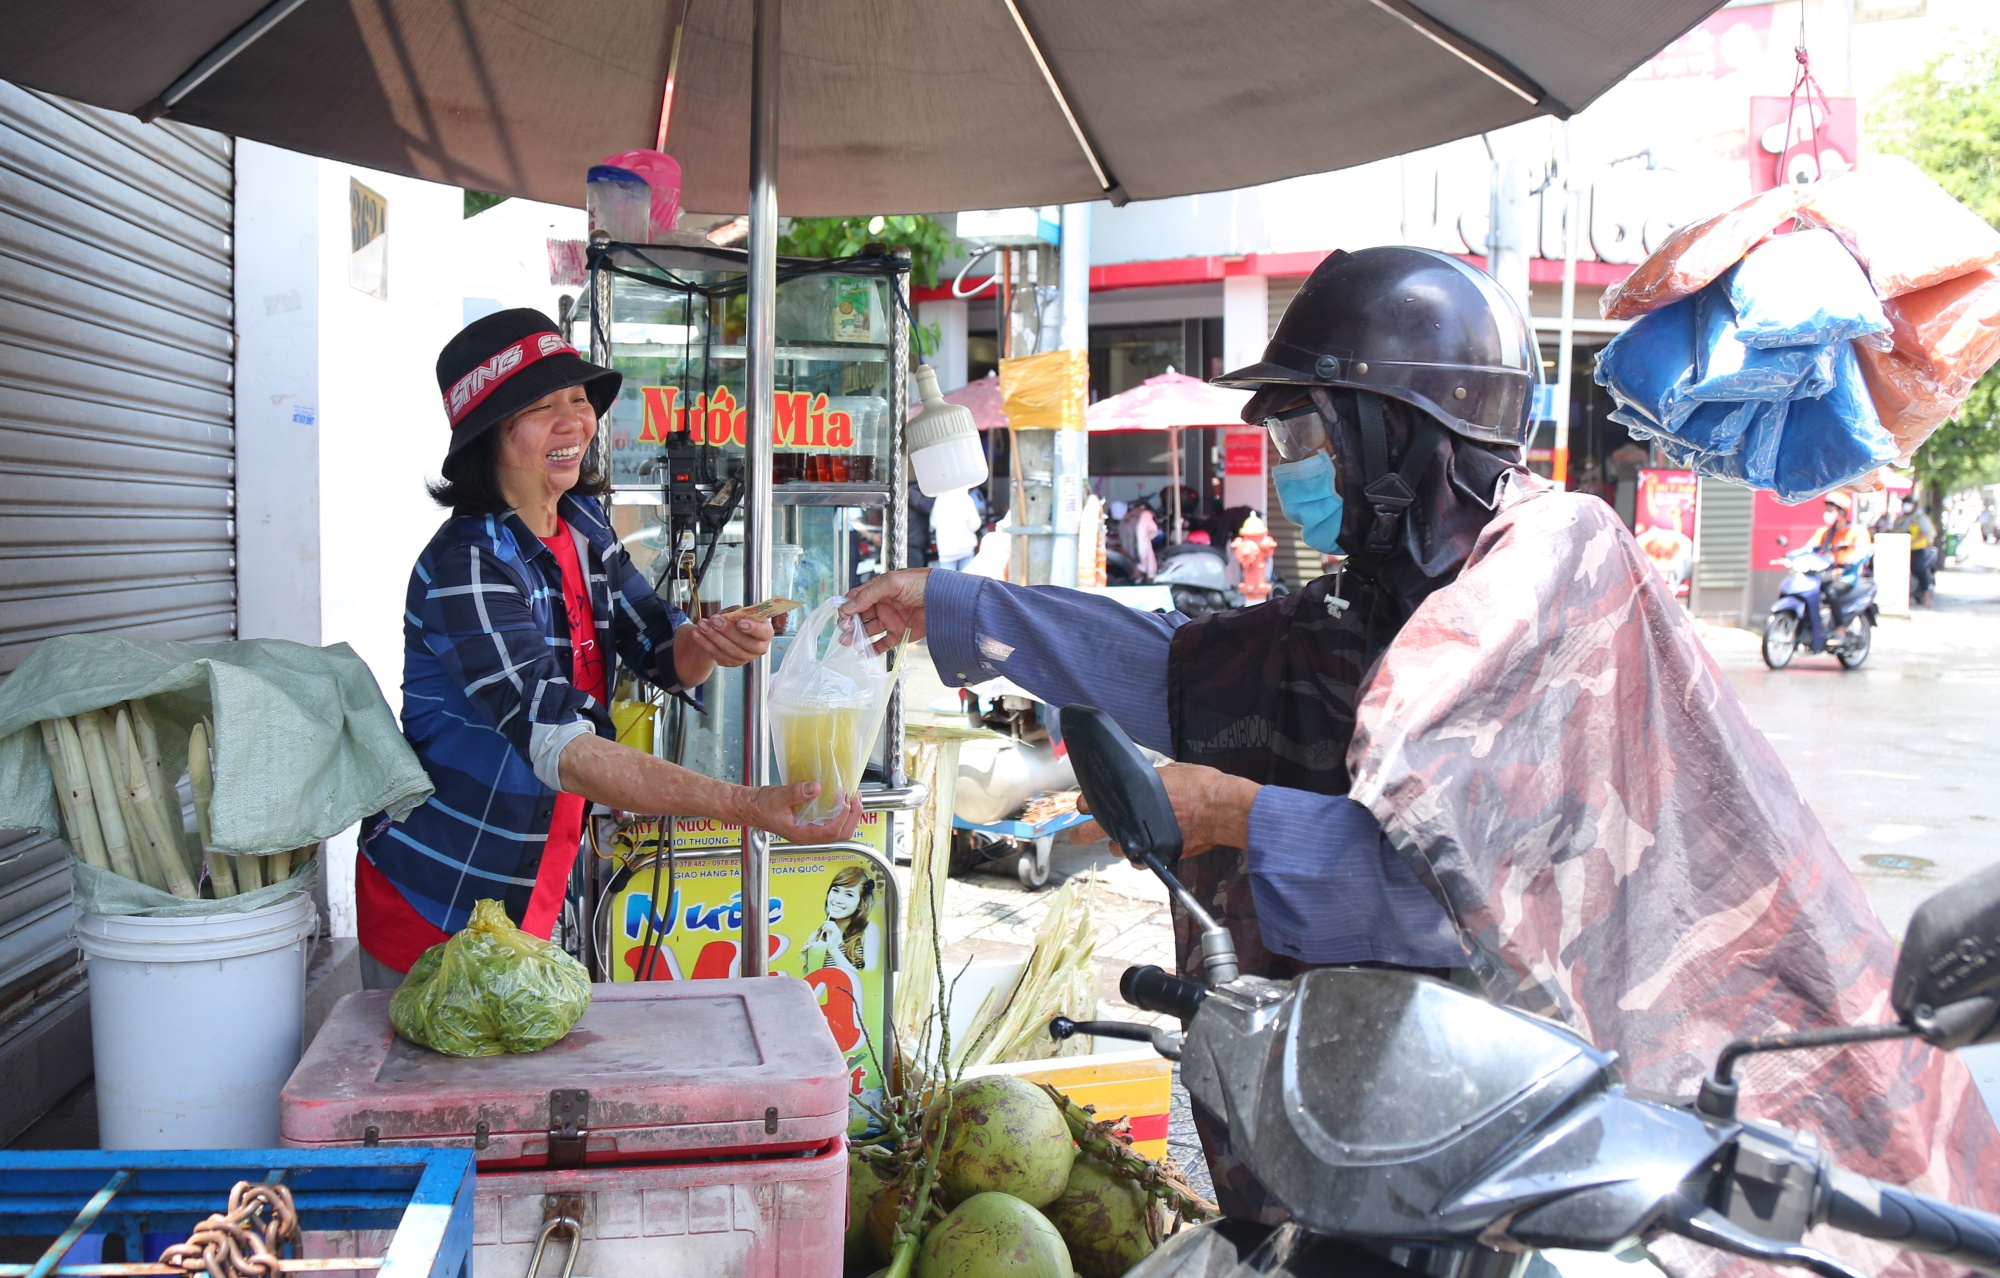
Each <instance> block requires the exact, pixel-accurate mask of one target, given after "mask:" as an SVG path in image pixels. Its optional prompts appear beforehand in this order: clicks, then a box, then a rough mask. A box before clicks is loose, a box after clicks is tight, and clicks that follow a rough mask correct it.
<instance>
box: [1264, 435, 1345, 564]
mask: <svg viewBox="0 0 2000 1278" xmlns="http://www.w3.org/2000/svg"><path fill="white" fill-rule="evenodd" d="M1271 482H1272V483H1273V484H1275V485H1276V486H1277V489H1278V504H1279V505H1280V506H1282V507H1284V510H1285V518H1287V519H1289V520H1291V521H1292V522H1293V523H1295V524H1297V525H1298V526H1299V528H1300V530H1301V531H1302V533H1303V534H1304V536H1305V541H1306V545H1308V546H1311V547H1312V548H1313V549H1314V550H1317V551H1318V552H1319V553H1321V554H1322V555H1343V554H1346V553H1347V552H1346V551H1344V550H1342V549H1341V548H1340V521H1341V515H1342V507H1341V502H1340V492H1339V490H1338V489H1336V488H1335V487H1334V486H1333V459H1332V458H1330V457H1328V456H1327V455H1326V454H1325V453H1323V452H1321V453H1314V454H1313V455H1312V456H1310V457H1307V458H1304V459H1302V460H1300V461H1295V462H1285V463H1284V464H1283V465H1280V466H1274V467H1272V468H1271Z"/></svg>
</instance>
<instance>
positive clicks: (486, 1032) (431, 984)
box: [389, 901, 590, 1056]
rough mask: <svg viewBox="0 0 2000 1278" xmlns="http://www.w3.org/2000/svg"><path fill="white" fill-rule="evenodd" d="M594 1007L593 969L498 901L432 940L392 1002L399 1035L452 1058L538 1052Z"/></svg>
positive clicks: (393, 1021) (478, 908) (479, 907)
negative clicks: (517, 920) (528, 928)
mask: <svg viewBox="0 0 2000 1278" xmlns="http://www.w3.org/2000/svg"><path fill="white" fill-rule="evenodd" d="M589 1007H590V974H589V973H588V972H586V971H584V970H583V964H581V963H579V962H577V961H576V960H575V959H573V958H571V957H570V956H569V955H567V954H565V953H563V951H562V949H561V947H560V946H556V945H551V944H550V943H549V942H547V941H540V940H536V939H535V938H534V937H532V936H529V935H528V934H527V933H526V932H523V931H522V930H521V929H520V928H518V927H515V926H514V923H513V921H512V920H511V919H509V918H508V917H507V911H506V910H504V909H502V908H501V906H500V902H498V901H479V902H476V903H474V905H473V907H472V921H471V922H469V923H467V924H466V925H465V930H464V931H462V932H460V933H459V934H458V935H457V936H454V937H452V938H451V939H450V940H449V941H445V942H443V943H442V944H438V945H433V946H431V947H430V948H429V949H427V950H425V951H424V952H423V956H422V957H421V958H419V959H418V960H417V961H416V964H415V966H413V967H411V968H410V974H409V975H408V976H406V977H404V978H403V983H402V984H401V985H400V986H398V987H397V989H396V996H395V998H393V999H391V1000H390V1001H389V1023H390V1024H392V1025H394V1026H395V1027H396V1032H397V1033H398V1034H401V1035H402V1036H403V1037H404V1038H407V1039H409V1040H410V1041H411V1042H412V1043H416V1044H418V1045H420V1046H423V1047H428V1048H430V1049H431V1050H432V1051H434V1052H443V1053H444V1054H445V1055H447V1056H498V1055H499V1054H500V1053H502V1052H539V1051H541V1050H542V1049H543V1048H544V1047H547V1046H549V1045H550V1044H552V1043H556V1042H559V1041H561V1039H562V1037H563V1035H565V1034H567V1033H569V1032H570V1030H571V1029H572V1028H573V1027H574V1026H575V1025H576V1023H577V1022H578V1021H579V1020H581V1019H583V1014H584V1012H585V1011H586V1010H588V1009H589Z"/></svg>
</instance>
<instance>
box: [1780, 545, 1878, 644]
mask: <svg viewBox="0 0 2000 1278" xmlns="http://www.w3.org/2000/svg"><path fill="white" fill-rule="evenodd" d="M1869 562H1871V561H1870V560H1868V559H1864V560H1861V561H1860V562H1858V563H1853V564H1849V565H1847V566H1846V567H1841V566H1840V565H1838V564H1836V563H1834V562H1833V560H1831V559H1829V558H1827V557H1826V556H1825V555H1822V554H1820V553H1819V552H1818V551H1816V550H1795V551H1793V552H1792V553H1791V554H1789V555H1786V556H1785V557H1783V558H1782V559H1773V560H1772V561H1771V566H1772V567H1774V568H1789V569H1791V574H1790V575H1789V576H1787V577H1786V578H1785V580H1784V581H1783V583H1781V584H1780V585H1779V587H1778V599H1777V602H1776V603H1773V604H1772V605H1771V615H1770V616H1769V617H1767V618H1765V620H1764V648H1763V652H1764V664H1765V665H1767V666H1769V667H1770V668H1771V669H1773V670H1783V669H1784V668H1785V667H1786V666H1788V665H1790V664H1791V662H1792V657H1793V655H1794V654H1795V653H1797V652H1798V650H1799V649H1801V648H1804V649H1805V650H1806V651H1807V652H1815V653H1816V652H1830V653H1832V654H1833V655H1834V656H1835V657H1837V658H1839V660H1840V664H1841V666H1842V667H1843V668H1844V669H1848V670H1853V669H1856V668H1857V667H1859V666H1860V665H1861V663H1862V662H1864V661H1866V660H1868V650H1869V648H1871V647H1872V646H1873V645H1874V639H1875V623H1876V620H1877V617H1878V614H1877V611H1876V607H1875V578H1874V576H1873V575H1872V574H1868V573H1864V572H1863V571H1862V569H1863V568H1864V567H1865V566H1866V565H1867V564H1868V563H1869ZM1802 632H1803V633H1802Z"/></svg>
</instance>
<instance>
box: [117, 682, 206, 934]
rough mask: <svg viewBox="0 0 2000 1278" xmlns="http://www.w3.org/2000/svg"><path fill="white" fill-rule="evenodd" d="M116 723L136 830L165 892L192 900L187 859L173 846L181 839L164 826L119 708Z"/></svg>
mask: <svg viewBox="0 0 2000 1278" xmlns="http://www.w3.org/2000/svg"><path fill="white" fill-rule="evenodd" d="M117 722H118V744H119V745H120V746H122V747H123V748H124V751H125V793H126V794H127V795H129V796H130V797H131V800H132V808H133V810H134V811H136V812H137V813H138V814H139V827H140V829H141V830H142V831H143V832H144V834H145V836H146V842H147V844H148V845H149V846H150V847H151V848H152V851H153V860H154V862H155V863H156V864H157V865H158V867H159V871H160V875H161V877H162V878H163V879H164V880H165V881H166V887H167V891H168V892H170V893H172V894H173V895H175V896H177V897H179V898H181V899H182V900H183V901H192V900H194V899H195V898H197V897H199V896H200V895H201V892H200V890H199V889H197V888H196V887H195V883H194V879H193V877H192V876H191V875H189V873H188V865H187V858H186V856H185V855H184V854H183V853H182V852H181V850H180V848H179V847H177V846H176V845H177V844H179V843H181V842H183V840H182V839H181V838H180V837H179V836H178V834H177V833H176V832H175V831H174V830H172V829H169V828H168V826H167V819H166V815H165V812H166V809H165V808H163V807H162V806H161V805H160V800H159V796H158V795H156V794H154V793H153V784H152V782H151V781H150V780H149V779H148V778H147V776H146V761H145V760H144V759H143V758H142V757H140V754H139V738H138V734H137V733H136V732H134V731H133V730H132V721H131V718H130V716H129V715H128V714H127V713H126V711H125V710H124V709H122V708H121V709H120V710H119V711H118V721H117Z"/></svg>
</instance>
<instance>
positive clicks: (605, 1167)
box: [282, 976, 849, 1278]
mask: <svg viewBox="0 0 2000 1278" xmlns="http://www.w3.org/2000/svg"><path fill="white" fill-rule="evenodd" d="M390 997H391V995H390V993H389V992H388V991H386V990H383V991H371V992H364V993H360V994H350V995H348V996H347V997H346V998H344V999H342V1000H341V1001H340V1003H339V1004H338V1005H336V1006H335V1008H334V1010H333V1014H332V1015H331V1016H329V1017H328V1018H327V1021H326V1024H325V1026H324V1027H323V1028H322V1029H321V1030H320V1032H319V1036H318V1037H317V1038H315V1039H314V1040H313V1044H312V1046H311V1047H310V1048H309V1049H308V1050H307V1051H306V1054H305V1059H304V1060H302V1061H300V1062H299V1067H298V1069H297V1070H296V1071H295V1072H294V1073H293V1074H292V1077H291V1080H290V1081H289V1082H288V1083H286V1085H285V1090H284V1094H283V1099H282V1108H283V1119H282V1122H283V1136H284V1143H285V1144H286V1145H287V1146H289V1147H293V1148H328V1147H335V1146H352V1145H443V1146H458V1147H469V1148H471V1149H472V1150H474V1156H475V1158H476V1160H477V1166H478V1179H477V1184H476V1189H475V1201H474V1212H473V1256H472V1266H473V1274H474V1278H525V1276H526V1275H528V1272H529V1264H530V1260H531V1259H532V1258H533V1257H534V1256H535V1255H536V1251H537V1243H538V1241H541V1240H544V1239H546V1241H547V1244H548V1245H547V1250H548V1255H547V1257H546V1258H544V1259H543V1262H542V1270H543V1272H544V1273H545V1274H548V1275H550V1276H551V1278H560V1275H562V1274H564V1273H565V1272H568V1271H567V1270H566V1269H565V1267H564V1265H565V1262H568V1261H573V1262H574V1273H575V1274H576V1275H579V1276H582V1275H591V1276H592V1278H652V1276H654V1275H660V1276H663V1278H664V1276H666V1275H672V1278H836V1276H837V1275H838V1274H839V1272H840V1264H841V1242H842V1234H843V1231H844V1229H845V1225H846V1219H845V1217H846V1209H847V1196H846V1185H847V1159H846V1142H845V1132H846V1128H847V1114H848V1107H847V1096H848V1091H849V1080H848V1076H847V1069H846V1065H845V1062H844V1061H843V1059H842V1057H841V1054H840V1052H839V1050H838V1049H837V1048H836V1047H835V1045H834V1042H833V1039H832V1037H831V1035H829V1033H828V1032H827V1028H826V1019H825V1017H824V1016H823V1015H822V1014H821V1012H820V1010H819V1007H818V1004H817V1002H816V1000H815V998H814V996H813V993H812V990H811V987H809V986H808V985H806V983H805V982H803V981H800V980H797V979H794V978H791V977H779V976H774V977H766V978H762V979H748V980H745V979H737V980H712V981H672V982H650V983H646V984H619V985H599V986H596V987H595V988H594V990H593V1000H592V1003H591V1006H590V1010H589V1011H588V1012H586V1013H585V1014H584V1017H583V1019H582V1020H581V1021H579V1022H578V1023H577V1026H576V1028H575V1029H574V1030H572V1031H570V1034H569V1036H568V1037H567V1038H565V1039H564V1040H563V1041H562V1042H560V1043H557V1044H556V1045H555V1046H553V1047H551V1048H549V1049H548V1050H546V1051H543V1052H538V1053H535V1054H533V1055H527V1056H485V1057H477V1058H472V1059H465V1058H460V1057H451V1056H441V1055H439V1054H437V1053H435V1052H432V1051H429V1050H427V1049H424V1048H420V1047H416V1046H413V1045H412V1044H410V1043H407V1042H404V1041H403V1040H401V1039H399V1038H397V1037H396V1035H395V1031H394V1030H393V1029H392V1028H391V1027H390V1025H389V1000H390ZM567 1221H574V1222H576V1223H577V1225H578V1226H579V1228H578V1229H577V1230H575V1231H574V1232H572V1231H571V1230H570V1229H568V1228H567V1227H565V1223H564V1222H567ZM572 1244H574V1245H575V1246H576V1247H577V1248H578V1251H577V1254H576V1255H575V1256H574V1257H571V1256H568V1255H566V1254H565V1251H566V1249H567V1248H568V1247H569V1246H570V1245H572Z"/></svg>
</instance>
